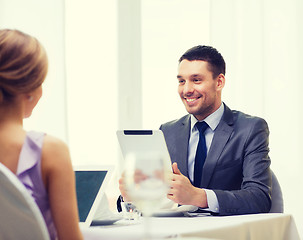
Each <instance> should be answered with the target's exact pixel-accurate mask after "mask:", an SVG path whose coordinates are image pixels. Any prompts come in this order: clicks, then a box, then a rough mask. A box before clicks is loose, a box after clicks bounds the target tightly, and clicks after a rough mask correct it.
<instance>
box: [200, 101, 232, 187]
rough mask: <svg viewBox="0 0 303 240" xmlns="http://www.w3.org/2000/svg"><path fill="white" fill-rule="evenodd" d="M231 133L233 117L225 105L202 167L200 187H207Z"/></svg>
mask: <svg viewBox="0 0 303 240" xmlns="http://www.w3.org/2000/svg"><path fill="white" fill-rule="evenodd" d="M232 132H233V116H232V112H231V110H230V109H229V108H228V107H227V106H226V105H225V110H224V114H223V116H222V119H221V121H220V122H219V125H218V126H217V128H216V129H215V133H214V137H213V140H212V143H211V146H210V149H209V152H208V154H207V157H206V160H205V164H204V167H203V173H202V180H201V187H205V188H206V187H207V186H208V184H209V182H210V179H211V177H212V175H213V172H214V169H215V167H216V164H217V162H218V160H219V157H220V155H221V153H222V151H223V149H224V147H225V145H226V143H227V141H228V139H229V138H230V135H231V134H232Z"/></svg>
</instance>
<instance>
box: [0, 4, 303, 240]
mask: <svg viewBox="0 0 303 240" xmlns="http://www.w3.org/2000/svg"><path fill="white" fill-rule="evenodd" d="M302 11H303V1H302V0H86V1H80V0H27V1H23V0H0V28H16V29H19V30H21V31H24V32H26V33H29V34H31V35H34V36H35V37H37V38H38V39H39V40H40V42H41V43H42V44H43V45H44V47H45V48H46V50H47V53H48V56H49V73H48V76H47V79H46V82H45V83H44V96H43V98H42V99H41V101H40V103H39V104H38V106H37V108H36V109H35V110H34V112H33V115H32V117H31V118H30V119H27V120H26V121H25V128H26V129H28V130H31V129H34V130H38V131H44V132H47V133H49V134H52V135H55V136H57V137H59V138H61V139H63V140H64V141H65V142H67V143H68V145H69V147H70V151H71V156H72V161H73V164H74V165H115V166H116V172H115V175H114V177H113V179H112V183H111V187H110V189H108V191H107V195H108V197H109V199H113V200H114V199H115V198H116V196H118V194H119V191H118V185H117V181H118V178H119V175H120V173H121V171H122V170H123V160H122V156H121V152H120V149H119V146H118V141H117V138H116V130H117V129H123V128H130V129H141V128H147V129H158V128H159V126H160V124H161V123H164V122H166V121H169V120H173V119H176V118H179V117H181V116H183V115H185V114H186V111H185V108H184V107H183V104H182V103H181V101H180V99H179V96H178V94H177V80H176V74H177V65H178V59H179V57H180V56H181V55H182V54H183V53H184V52H185V51H186V50H187V49H189V48H191V47H193V46H195V45H198V44H205V45H211V46H214V47H215V48H217V49H218V50H219V51H220V52H221V53H222V55H223V57H224V58H225V61H226V64H227V73H226V85H225V89H224V90H223V101H224V102H225V103H226V104H227V105H228V106H229V107H230V108H231V109H236V110H240V111H243V112H245V113H248V114H251V115H256V116H260V117H263V118H264V119H265V120H266V121H267V122H268V124H269V128H270V157H271V159H272V169H273V170H274V172H275V173H276V175H277V177H278V179H279V181H280V184H281V187H282V191H283V195H284V201H285V212H286V213H291V214H293V216H294V218H295V220H296V223H297V226H298V228H299V231H300V234H301V236H303V229H302V226H303V205H302V204H301V203H302V201H303V194H302V192H301V191H302V189H303V188H302V185H301V183H302V179H301V173H302V172H303V157H301V150H300V149H301V147H302V148H303V138H302V137H300V136H302V135H303V127H302V121H303V108H302V106H301V105H302V103H303V96H302V94H301V91H302V90H303V75H302V73H301V72H302V69H303V45H302V42H303V28H302V24H303V15H302V14H301V13H302Z"/></svg>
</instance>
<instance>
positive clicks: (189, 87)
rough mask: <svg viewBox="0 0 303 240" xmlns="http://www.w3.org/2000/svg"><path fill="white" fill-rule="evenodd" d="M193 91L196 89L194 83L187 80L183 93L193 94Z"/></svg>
mask: <svg viewBox="0 0 303 240" xmlns="http://www.w3.org/2000/svg"><path fill="white" fill-rule="evenodd" d="M193 91H194V88H193V85H192V84H191V83H190V82H186V83H185V84H184V88H183V94H184V95H188V94H192V93H193Z"/></svg>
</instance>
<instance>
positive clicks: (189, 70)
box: [160, 46, 271, 215]
mask: <svg viewBox="0 0 303 240" xmlns="http://www.w3.org/2000/svg"><path fill="white" fill-rule="evenodd" d="M224 75H225V62H224V59H223V57H222V56H221V54H220V53H219V52H218V51H217V50H216V49H214V48H212V47H209V46H196V47H193V48H191V49H189V50H188V51H186V52H185V53H184V54H183V55H182V56H181V58H180V59H179V68H178V76H177V79H178V81H179V86H178V93H179V95H180V98H181V100H182V102H183V104H184V105H185V108H186V110H187V112H188V113H189V114H188V115H186V116H184V117H182V118H180V119H179V120H175V121H172V122H169V123H166V124H163V125H162V126H161V127H160V129H161V130H162V131H163V133H164V136H165V139H166V143H167V147H168V150H169V153H170V156H171V159H172V162H174V163H173V166H172V167H173V172H174V175H173V180H172V183H171V190H170V192H169V194H168V198H169V199H171V200H172V201H174V202H176V203H179V204H182V205H183V204H186V205H195V206H198V207H199V208H201V209H205V210H208V211H211V212H213V213H216V214H218V215H234V214H250V213H264V212H268V211H269V210H270V207H271V195H270V194H271V192H270V189H271V172H270V158H269V156H268V152H269V148H268V135H269V130H268V126H267V123H266V122H265V121H264V120H263V119H261V118H258V117H252V116H249V115H246V114H244V113H242V112H239V111H231V110H230V109H229V108H228V107H227V106H226V105H225V104H224V103H222V101H221V93H222V89H223V87H224V85H225V76H224ZM198 121H204V122H206V123H207V127H206V130H205V132H204V136H202V137H199V130H198V129H197V126H196V125H195V124H196V122H198ZM203 137H204V138H205V143H206V155H207V156H206V159H205V163H204V165H203V163H202V165H203V166H202V170H198V169H195V168H197V166H196V165H195V164H197V163H195V162H198V160H195V157H196V149H197V145H198V141H199V139H200V138H203ZM200 167H201V166H200ZM195 171H198V173H196V172H195ZM199 174H200V176H199ZM201 174H202V176H201ZM195 177H196V178H198V179H196V180H195V179H194V178H195ZM194 183H195V186H194V185H193V184H194Z"/></svg>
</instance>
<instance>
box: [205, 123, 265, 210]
mask: <svg viewBox="0 0 303 240" xmlns="http://www.w3.org/2000/svg"><path fill="white" fill-rule="evenodd" d="M245 122H246V123H245ZM237 124H238V125H240V126H236V127H235V128H234V131H233V134H232V135H231V138H230V139H229V141H228V142H227V144H226V146H225V149H224V150H223V152H222V155H221V157H220V159H219V160H218V162H217V165H216V168H215V171H214V173H213V175H212V180H211V181H210V184H209V186H210V188H213V190H214V192H215V194H216V196H217V198H218V202H219V207H220V215H233V214H253V213H265V212H269V210H270V207H271V197H270V195H271V192H270V191H271V172H270V168H269V166H270V158H269V156H268V152H269V148H268V135H269V131H268V127H267V123H266V122H265V121H264V120H263V119H260V118H251V119H248V120H246V121H243V122H242V123H237ZM243 124H246V127H245V126H241V125H243ZM241 129H242V130H241ZM225 160H226V161H225ZM233 178H234V179H233ZM219 181H220V182H223V183H221V184H220V183H217V182H219ZM237 182H238V184H239V186H236V185H237Z"/></svg>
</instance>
